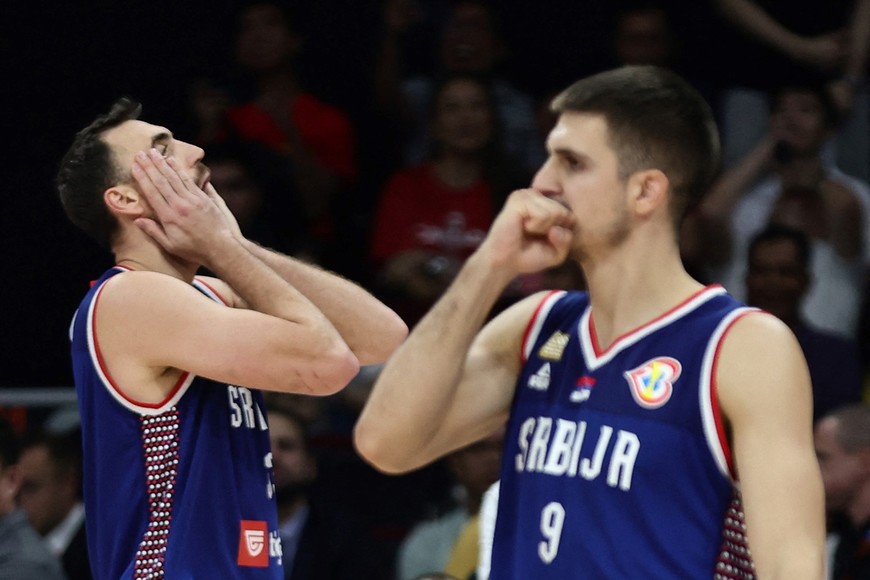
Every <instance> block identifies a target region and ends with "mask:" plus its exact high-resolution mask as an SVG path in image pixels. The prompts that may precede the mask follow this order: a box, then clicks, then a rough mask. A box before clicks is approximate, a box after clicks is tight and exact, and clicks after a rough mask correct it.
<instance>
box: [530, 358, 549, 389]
mask: <svg viewBox="0 0 870 580" xmlns="http://www.w3.org/2000/svg"><path fill="white" fill-rule="evenodd" d="M528 385H529V388H530V389H535V390H536V391H546V390H547V387H549V386H550V363H544V364H543V366H541V368H539V369H538V372H536V373H535V374H533V375H532V376H530V377H529V382H528Z"/></svg>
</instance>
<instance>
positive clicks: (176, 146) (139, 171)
mask: <svg viewBox="0 0 870 580" xmlns="http://www.w3.org/2000/svg"><path fill="white" fill-rule="evenodd" d="M139 110H140V107H139V105H138V104H136V103H134V102H132V101H129V100H121V101H119V102H118V103H116V104H115V105H114V106H113V107H112V109H111V111H110V112H109V113H108V114H107V115H105V116H102V117H100V118H98V119H97V120H96V121H95V122H94V123H92V124H91V125H90V126H88V127H87V128H85V129H83V130H82V131H81V132H79V133H78V135H77V136H76V138H75V140H74V142H73V144H72V146H71V147H70V149H69V151H68V152H67V153H66V155H65V157H64V159H63V161H62V163H61V168H60V172H59V175H58V187H59V192H60V198H61V201H62V202H63V206H64V208H65V210H66V212H67V214H68V216H69V218H70V219H71V220H72V221H73V222H74V223H75V224H77V225H79V226H80V227H82V228H83V229H84V230H85V231H86V232H87V233H89V234H90V235H92V236H93V237H94V238H95V239H96V240H97V241H99V242H101V243H102V244H103V245H104V246H106V247H107V248H109V249H110V250H111V251H112V252H113V254H114V257H115V260H116V265H115V266H114V267H113V268H111V269H110V270H109V271H108V272H106V273H105V274H104V275H103V276H102V277H101V278H100V279H99V280H97V281H96V282H95V283H94V284H93V286H92V288H91V290H90V291H89V292H88V293H87V295H86V296H85V298H84V300H83V301H82V303H81V305H80V307H79V308H78V310H77V312H76V315H75V319H74V321H73V325H72V329H71V338H72V358H73V367H74V375H75V383H76V392H77V395H78V400H79V410H80V412H81V420H82V435H83V447H84V488H85V489H84V494H85V510H86V524H87V533H88V545H89V550H90V557H91V564H92V568H93V572H94V576H95V577H96V578H124V579H128V578H162V577H166V578H276V579H277V578H283V574H282V572H281V548H280V546H281V544H280V539H279V537H278V531H277V522H276V511H275V503H274V498H273V494H274V485H273V483H272V472H271V452H270V448H269V437H268V432H267V427H266V420H265V415H264V412H265V410H264V408H263V403H262V396H261V393H260V392H259V391H258V390H257V389H268V390H276V391H287V392H299V393H308V394H312V395H327V394H330V393H334V392H336V391H338V390H340V389H341V388H342V387H344V385H345V384H346V383H347V382H348V381H349V380H350V379H351V378H352V377H353V376H354V375H355V374H356V373H357V370H358V368H359V365H360V364H368V363H375V362H378V361H383V360H384V359H385V358H386V357H387V356H388V354H389V353H390V352H391V351H392V350H393V349H394V348H395V347H396V345H397V344H398V343H399V342H400V341H401V340H402V339H403V338H404V336H405V333H406V331H407V329H406V328H405V325H404V323H402V322H401V320H400V319H399V318H398V317H397V316H396V315H395V314H394V313H393V312H392V311H391V310H389V309H388V308H386V307H385V306H384V305H383V304H381V303H379V302H378V301H376V300H375V299H374V298H373V297H372V296H370V295H369V294H367V293H366V292H365V291H363V290H362V289H360V288H359V287H357V286H356V285H354V284H351V283H349V282H347V281H345V280H342V279H341V278H339V277H337V276H334V275H331V274H329V273H326V272H323V271H320V270H318V269H316V268H314V267H310V266H307V265H304V264H302V263H300V262H297V261H295V260H293V259H290V258H287V257H284V256H280V255H278V254H275V253H272V252H270V251H268V250H266V249H264V248H261V247H259V246H258V245H256V244H255V243H252V242H250V241H248V240H246V239H245V238H244V237H243V236H242V234H241V232H240V230H239V228H238V224H237V223H236V221H235V219H234V218H233V216H232V214H231V213H230V212H229V211H228V210H227V209H226V205H225V204H224V203H223V200H221V198H220V197H219V196H218V194H217V192H216V191H215V190H214V188H212V187H211V186H210V184H209V181H208V170H207V168H206V167H205V166H204V165H203V164H202V158H203V151H202V149H200V148H199V147H196V146H194V145H191V144H189V143H185V142H183V141H180V140H177V139H175V138H174V137H173V136H172V133H170V132H169V131H168V130H167V129H165V128H163V127H160V126H157V125H152V124H149V123H146V122H143V121H140V120H138V118H137V117H138V114H139ZM201 266H204V267H206V268H207V269H208V270H209V271H210V272H212V273H214V274H215V275H217V276H218V277H219V278H220V279H218V278H214V277H199V276H196V273H197V271H198V269H199V268H200V267H201Z"/></svg>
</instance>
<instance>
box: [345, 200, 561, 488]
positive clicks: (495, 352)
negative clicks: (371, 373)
mask: <svg viewBox="0 0 870 580" xmlns="http://www.w3.org/2000/svg"><path fill="white" fill-rule="evenodd" d="M572 227H573V216H572V215H571V214H570V212H569V211H568V210H567V209H566V208H565V207H563V206H562V205H561V204H559V203H557V202H555V201H554V200H552V199H549V198H547V197H545V196H544V195H542V194H540V193H538V192H536V191H533V190H520V191H517V192H515V193H514V194H512V195H511V197H510V198H509V200H508V202H507V203H506V205H505V207H504V209H503V210H502V212H501V213H500V214H499V216H498V217H497V218H496V220H495V222H494V223H493V226H492V228H491V229H490V232H489V234H488V235H487V238H486V240H484V242H483V243H482V244H481V246H480V247H479V248H478V250H477V251H476V252H475V253H474V254H473V255H472V256H471V257H470V258H469V259H468V260H467V262H466V263H465V265H464V266H463V268H462V270H461V271H460V272H459V274H458V275H457V277H456V280H455V281H454V282H453V284H452V285H451V286H450V288H448V290H447V292H446V293H445V294H444V296H443V297H442V298H441V299H440V300H439V301H438V303H437V304H436V305H435V306H434V307H433V308H432V310H431V311H430V312H429V313H428V314H427V315H426V316H425V317H424V318H423V319H422V320H421V321H420V322H419V323H418V324H417V326H416V327H415V328H414V330H413V331H412V332H411V335H410V336H409V338H408V339H407V340H406V341H405V343H404V344H403V345H402V346H401V347H400V348H399V349H398V350H397V351H396V353H395V354H394V355H393V356H392V357H391V358H390V360H389V361H387V364H386V365H385V367H384V369H383V370H382V372H381V374H380V376H379V377H378V380H377V382H376V383H375V387H374V389H373V391H372V394H371V396H370V398H369V401H368V403H367V405H366V408H365V409H364V410H363V413H362V415H361V416H360V420H359V422H358V423H357V426H356V430H355V442H356V444H357V447H358V449H359V450H360V452H361V453H362V455H363V456H364V457H365V458H366V459H367V460H368V461H370V462H371V463H373V464H374V465H375V466H376V467H378V468H379V469H382V470H384V471H388V472H401V471H407V470H410V469H414V468H416V467H419V466H421V465H425V464H426V463H429V462H431V461H433V460H434V459H436V458H438V457H440V456H442V455H443V454H445V453H447V452H449V451H451V450H452V449H456V448H458V447H460V446H461V445H463V444H465V443H469V442H471V441H473V440H475V438H479V437H481V436H483V435H485V434H486V433H488V432H490V431H492V430H493V429H494V428H495V427H496V426H497V425H498V424H499V423H501V422H504V421H505V419H506V418H507V414H508V411H509V407H510V401H511V397H512V394H513V387H514V383H515V381H516V377H517V373H518V372H519V363H520V361H519V353H520V344H521V340H522V333H523V330H524V329H525V327H526V324H527V323H528V321H529V319H530V318H531V316H532V313H533V312H534V309H535V307H536V306H537V303H539V302H540V297H530V298H527V299H526V300H524V301H522V302H520V303H518V304H517V305H515V306H514V307H512V308H510V309H508V310H506V311H505V312H503V313H501V314H500V315H499V316H498V317H496V318H495V319H494V320H493V321H492V322H490V323H489V324H488V325H487V327H486V328H485V329H484V330H483V331H481V332H480V333H479V334H478V331H479V330H480V328H481V326H482V325H483V323H484V321H485V320H486V318H487V316H488V314H489V312H490V310H491V309H492V306H493V305H494V304H495V301H496V300H497V299H498V297H499V296H500V295H501V293H502V291H503V290H504V288H505V286H507V284H508V283H509V282H510V280H512V279H513V278H514V277H515V276H516V275H517V274H520V273H525V272H534V271H539V270H542V269H545V268H547V267H550V266H552V265H555V264H559V263H561V262H562V261H563V260H564V259H565V256H566V254H567V252H568V247H569V244H570V241H571V228H572Z"/></svg>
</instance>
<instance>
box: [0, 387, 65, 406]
mask: <svg viewBox="0 0 870 580" xmlns="http://www.w3.org/2000/svg"><path fill="white" fill-rule="evenodd" d="M75 402H76V390H75V389H74V388H73V387H12V388H8V387H0V407H18V406H24V407H59V406H61V405H68V404H71V403H75Z"/></svg>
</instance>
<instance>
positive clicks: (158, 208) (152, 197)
mask: <svg viewBox="0 0 870 580" xmlns="http://www.w3.org/2000/svg"><path fill="white" fill-rule="evenodd" d="M153 167H154V166H153V164H152V163H151V161H150V160H149V159H148V157H147V155H144V153H143V152H140V153H137V154H136V161H134V163H133V167H132V173H133V178H134V179H135V180H136V183H138V184H139V191H141V192H142V195H143V196H144V197H145V200H146V201H147V202H148V205H150V206H151V209H153V210H154V211H155V212H156V213H157V215H158V216H159V215H163V214H165V212H166V211H168V210H169V204H168V202H167V201H166V198H165V196H164V195H163V193H162V192H161V191H160V188H159V187H158V186H157V185H156V184H155V183H154V179H163V178H162V176H159V174H157V175H154V173H155V171H154V170H153ZM149 168H150V169H152V171H151V173H149V171H148V170H149Z"/></svg>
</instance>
